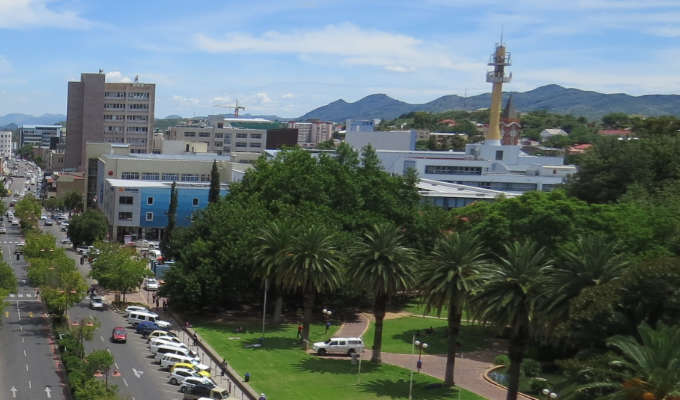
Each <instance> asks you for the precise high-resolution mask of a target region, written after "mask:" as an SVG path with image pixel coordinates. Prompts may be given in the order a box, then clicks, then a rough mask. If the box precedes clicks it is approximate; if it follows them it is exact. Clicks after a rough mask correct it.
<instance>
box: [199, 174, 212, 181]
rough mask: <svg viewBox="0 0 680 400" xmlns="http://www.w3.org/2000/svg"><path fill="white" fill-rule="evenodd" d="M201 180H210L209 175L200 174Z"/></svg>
mask: <svg viewBox="0 0 680 400" xmlns="http://www.w3.org/2000/svg"><path fill="white" fill-rule="evenodd" d="M201 182H210V175H208V174H201Z"/></svg>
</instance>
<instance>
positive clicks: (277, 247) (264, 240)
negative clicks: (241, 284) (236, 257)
mask: <svg viewBox="0 0 680 400" xmlns="http://www.w3.org/2000/svg"><path fill="white" fill-rule="evenodd" d="M294 234H295V227H294V226H293V225H291V224H288V223H286V222H277V221H274V222H272V223H270V224H269V225H267V226H266V227H265V228H264V229H262V230H261V231H260V234H259V235H258V236H257V237H256V239H255V240H256V243H257V244H256V245H255V252H254V254H253V261H254V262H255V264H256V267H255V269H254V270H253V276H255V277H256V278H260V279H262V280H265V281H267V282H271V283H272V284H274V283H276V282H277V279H276V277H277V274H279V273H280V272H281V271H282V270H283V267H284V265H285V263H286V262H288V256H287V254H288V252H289V249H290V246H291V245H292V242H293V236H294ZM265 285H266V284H265ZM274 287H276V286H274ZM275 290H276V294H277V296H276V301H275V305H274V319H273V323H274V324H278V323H279V322H280V318H281V309H282V308H283V296H282V294H281V288H276V289H275Z"/></svg>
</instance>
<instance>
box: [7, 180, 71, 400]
mask: <svg viewBox="0 0 680 400" xmlns="http://www.w3.org/2000/svg"><path fill="white" fill-rule="evenodd" d="M23 185H24V180H23V179H19V178H15V179H14V182H13V183H12V185H11V189H12V192H15V190H17V189H21V187H23ZM4 223H5V224H7V218H6V217H4ZM22 240H23V237H22V236H21V233H20V231H19V228H18V227H12V226H11V225H9V224H7V234H4V235H0V248H1V249H2V255H3V258H4V260H5V261H6V262H7V263H9V265H10V266H12V268H13V269H14V272H15V274H16V275H17V279H18V280H19V287H18V290H17V293H13V294H11V295H10V297H9V298H8V299H7V300H8V303H9V304H8V306H7V307H6V308H5V311H4V315H3V316H2V317H3V318H2V325H0V357H1V359H2V368H0V385H1V386H0V398H1V399H25V400H36V399H54V400H62V399H68V398H70V397H69V396H68V393H67V389H66V386H65V385H64V382H63V379H62V376H61V373H60V372H59V371H58V370H57V362H58V356H57V355H56V353H55V351H56V348H55V346H54V344H53V343H54V342H53V339H52V337H51V334H50V330H49V323H48V320H47V319H46V318H43V314H44V312H45V309H44V307H43V305H42V303H41V302H40V300H39V298H38V297H37V296H36V289H35V288H32V287H31V286H30V285H28V283H27V280H26V264H25V262H24V260H23V257H22V259H21V260H19V261H17V260H16V257H15V255H14V250H15V248H16V244H17V243H18V242H19V241H22Z"/></svg>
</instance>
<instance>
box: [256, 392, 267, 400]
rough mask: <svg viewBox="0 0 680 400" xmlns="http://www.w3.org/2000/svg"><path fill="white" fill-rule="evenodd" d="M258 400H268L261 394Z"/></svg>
mask: <svg viewBox="0 0 680 400" xmlns="http://www.w3.org/2000/svg"><path fill="white" fill-rule="evenodd" d="M257 400H267V396H265V395H264V393H260V397H258V398H257Z"/></svg>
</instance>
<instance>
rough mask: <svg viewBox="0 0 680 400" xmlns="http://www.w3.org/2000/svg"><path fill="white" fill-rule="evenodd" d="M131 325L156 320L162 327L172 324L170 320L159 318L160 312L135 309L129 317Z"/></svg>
mask: <svg viewBox="0 0 680 400" xmlns="http://www.w3.org/2000/svg"><path fill="white" fill-rule="evenodd" d="M127 320H128V322H129V323H130V325H132V326H135V325H137V324H138V323H140V322H143V321H151V322H155V323H156V324H157V325H158V326H159V327H161V328H167V327H169V326H170V322H167V321H162V320H160V319H158V314H156V313H152V312H148V311H134V312H131V313H130V314H129V315H128V317H127Z"/></svg>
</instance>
